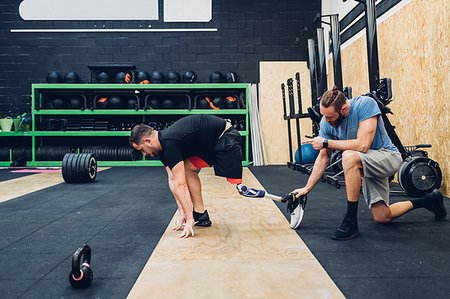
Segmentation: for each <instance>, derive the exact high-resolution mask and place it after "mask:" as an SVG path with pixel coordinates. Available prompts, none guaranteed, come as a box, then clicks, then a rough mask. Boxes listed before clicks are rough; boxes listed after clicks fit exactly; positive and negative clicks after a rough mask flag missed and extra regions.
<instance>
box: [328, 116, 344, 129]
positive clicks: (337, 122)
mask: <svg viewBox="0 0 450 299" xmlns="http://www.w3.org/2000/svg"><path fill="white" fill-rule="evenodd" d="M344 119H345V117H344V116H343V115H342V114H341V112H339V117H338V118H337V119H336V120H334V121H330V122H329V124H330V126H332V127H334V128H339V126H340V125H342V123H343V122H344Z"/></svg>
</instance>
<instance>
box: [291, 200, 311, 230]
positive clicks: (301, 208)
mask: <svg viewBox="0 0 450 299" xmlns="http://www.w3.org/2000/svg"><path fill="white" fill-rule="evenodd" d="M306 200H307V197H306V196H301V197H300V198H295V200H292V199H291V200H289V201H288V204H287V208H288V211H289V212H290V213H291V223H290V225H291V228H292V229H296V228H297V227H298V226H299V225H300V223H301V222H302V219H303V214H304V213H305V206H306Z"/></svg>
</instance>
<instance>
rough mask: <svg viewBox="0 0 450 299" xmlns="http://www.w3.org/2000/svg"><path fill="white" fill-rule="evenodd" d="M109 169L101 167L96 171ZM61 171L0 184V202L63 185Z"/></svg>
mask: <svg viewBox="0 0 450 299" xmlns="http://www.w3.org/2000/svg"><path fill="white" fill-rule="evenodd" d="M106 169H109V167H102V168H99V169H97V171H102V170H106ZM63 182H64V180H63V178H62V175H61V171H60V170H59V171H58V170H55V171H49V172H41V173H36V174H30V175H27V176H23V177H20V178H16V179H12V180H7V181H3V182H0V202H4V201H7V200H10V199H13V198H16V197H19V196H23V195H26V194H28V193H32V192H35V191H38V190H42V189H45V188H49V187H52V186H54V185H57V184H60V183H63Z"/></svg>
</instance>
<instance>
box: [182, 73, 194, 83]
mask: <svg viewBox="0 0 450 299" xmlns="http://www.w3.org/2000/svg"><path fill="white" fill-rule="evenodd" d="M183 82H184V83H195V82H197V74H196V73H195V72H194V71H187V72H186V73H184V74H183Z"/></svg>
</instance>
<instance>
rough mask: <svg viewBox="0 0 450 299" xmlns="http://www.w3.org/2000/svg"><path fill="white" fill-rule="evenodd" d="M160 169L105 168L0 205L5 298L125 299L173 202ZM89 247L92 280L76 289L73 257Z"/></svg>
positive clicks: (1, 277) (0, 278)
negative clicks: (85, 179) (90, 178)
mask: <svg viewBox="0 0 450 299" xmlns="http://www.w3.org/2000/svg"><path fill="white" fill-rule="evenodd" d="M166 177H167V174H166V171H165V170H164V169H163V168H160V167H146V168H139V167H136V168H114V169H109V170H106V171H102V172H101V173H99V175H98V179H97V180H96V182H94V183H93V184H59V185H56V186H54V187H51V188H47V189H44V190H41V191H38V192H34V193H32V194H28V195H26V196H22V197H19V198H15V199H12V200H9V201H6V202H4V203H1V204H0V219H1V220H0V231H1V232H2V238H1V239H0V265H1V267H2V271H1V272H0V290H1V297H2V298H16V297H21V298H60V297H64V298H83V297H96V298H97V297H101V298H125V297H126V296H127V294H128V293H129V291H130V289H131V287H132V286H133V284H134V283H135V281H136V279H137V277H138V276H139V274H140V272H141V270H142V268H143V267H144V265H145V263H146V262H147V260H148V258H149V257H150V255H151V253H152V251H153V249H154V247H155V246H156V244H157V243H158V241H159V240H160V238H161V236H162V234H163V233H164V230H165V229H166V227H167V225H168V223H169V221H170V220H171V218H172V216H173V214H174V212H175V210H176V204H175V201H174V200H173V199H172V197H171V195H170V191H169V189H168V186H167V178H166ZM83 243H88V244H89V245H90V246H91V247H92V269H93V271H94V281H93V284H92V286H91V287H90V288H88V289H85V290H76V291H75V290H73V289H72V287H71V286H70V284H69V283H68V277H69V272H70V269H71V259H72V257H71V256H72V254H73V252H74V251H75V250H76V249H77V248H78V247H80V246H81V245H82V244H83Z"/></svg>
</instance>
